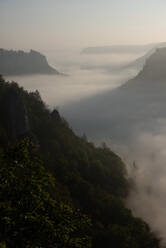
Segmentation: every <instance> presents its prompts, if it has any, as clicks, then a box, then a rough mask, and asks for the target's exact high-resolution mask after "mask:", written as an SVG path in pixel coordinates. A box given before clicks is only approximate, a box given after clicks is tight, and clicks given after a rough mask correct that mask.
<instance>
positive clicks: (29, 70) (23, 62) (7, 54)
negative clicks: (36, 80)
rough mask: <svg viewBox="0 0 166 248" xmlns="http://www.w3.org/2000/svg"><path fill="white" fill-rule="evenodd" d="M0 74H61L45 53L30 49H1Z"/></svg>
mask: <svg viewBox="0 0 166 248" xmlns="http://www.w3.org/2000/svg"><path fill="white" fill-rule="evenodd" d="M0 74H2V75H26V74H60V73H59V72H58V71H57V70H56V69H54V68H52V67H51V66H50V65H49V64H48V62H47V59H46V57H45V56H44V55H42V54H40V53H39V52H36V51H34V50H30V52H29V53H26V52H24V51H13V50H10V51H8V50H4V49H0Z"/></svg>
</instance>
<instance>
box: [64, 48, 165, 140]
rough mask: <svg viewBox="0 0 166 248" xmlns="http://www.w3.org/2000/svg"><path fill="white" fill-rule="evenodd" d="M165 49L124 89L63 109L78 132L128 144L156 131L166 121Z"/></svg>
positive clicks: (123, 86) (154, 56)
mask: <svg viewBox="0 0 166 248" xmlns="http://www.w3.org/2000/svg"><path fill="white" fill-rule="evenodd" d="M165 107H166V48H159V49H157V50H156V51H155V52H154V53H153V54H152V55H151V56H150V57H149V58H147V60H146V62H145V65H144V67H143V69H142V70H141V71H140V73H139V74H138V75H137V76H136V77H135V78H133V79H131V80H129V81H128V82H127V83H126V84H124V85H122V86H121V87H119V88H117V89H115V90H113V91H110V92H107V93H104V94H103V93H102V94H100V95H97V96H94V97H93V98H88V99H86V100H82V101H80V102H79V103H74V104H72V105H70V106H69V105H68V106H66V107H64V108H63V113H64V114H65V116H66V117H67V119H68V120H69V121H70V123H71V124H72V126H73V128H74V129H75V131H77V133H86V134H87V135H88V136H91V137H92V138H93V139H99V140H101V139H102V140H103V138H104V137H105V138H106V139H110V140H114V141H120V142H122V141H124V142H127V141H128V140H129V139H131V138H132V137H133V138H134V136H135V134H136V133H137V135H138V133H139V132H144V131H148V130H149V131H153V132H155V129H156V127H157V125H156V123H157V122H158V120H159V119H163V118H166V111H165Z"/></svg>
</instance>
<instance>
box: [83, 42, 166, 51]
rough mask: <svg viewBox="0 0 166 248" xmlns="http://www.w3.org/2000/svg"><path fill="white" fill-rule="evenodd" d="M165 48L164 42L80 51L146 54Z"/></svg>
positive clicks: (88, 48)
mask: <svg viewBox="0 0 166 248" xmlns="http://www.w3.org/2000/svg"><path fill="white" fill-rule="evenodd" d="M161 46H166V43H165V42H162V43H151V44H146V45H112V46H98V47H87V48H85V49H83V50H82V52H81V53H83V54H104V53H140V52H147V51H148V50H151V49H152V48H154V47H161Z"/></svg>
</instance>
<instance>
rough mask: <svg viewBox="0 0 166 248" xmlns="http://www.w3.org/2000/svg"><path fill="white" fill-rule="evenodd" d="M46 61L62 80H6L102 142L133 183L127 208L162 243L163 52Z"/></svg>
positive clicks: (165, 176)
mask: <svg viewBox="0 0 166 248" xmlns="http://www.w3.org/2000/svg"><path fill="white" fill-rule="evenodd" d="M144 57H146V60H145V59H144ZM149 57H150V58H149ZM48 61H49V62H50V63H51V65H52V66H53V67H55V68H57V69H58V71H60V72H63V73H64V75H31V76H9V77H7V79H8V80H10V81H11V80H13V81H16V82H18V83H19V85H20V86H23V87H24V88H25V89H27V90H28V91H33V90H36V89H37V90H39V92H40V93H41V96H42V98H43V99H44V101H45V102H46V104H47V105H48V106H49V108H51V109H53V108H54V107H56V108H58V109H59V110H60V113H61V114H62V115H63V116H64V118H65V119H67V121H69V124H70V126H71V127H72V128H73V130H74V131H75V132H76V133H77V134H78V135H81V136H82V135H86V136H87V137H88V140H91V141H93V142H95V143H96V144H97V145H99V144H102V143H103V142H105V143H106V144H107V145H108V146H109V147H110V148H111V149H113V150H114V151H115V152H117V153H118V154H119V155H120V156H121V157H122V158H123V160H124V161H125V162H126V164H128V173H129V176H130V177H131V178H133V180H134V184H135V186H134V188H133V190H131V193H130V195H129V197H128V201H127V205H128V206H129V207H130V208H132V209H133V211H134V214H135V215H136V216H140V217H142V218H144V219H145V220H146V221H147V222H148V223H149V224H150V226H151V227H152V228H153V230H154V231H155V232H157V233H159V236H160V237H161V238H162V239H164V240H165V237H166V233H165V226H166V222H165V221H164V220H163V216H164V215H165V213H166V212H165V193H166V190H165V180H166V171H165V156H166V151H165V145H166V135H165V132H166V128H165V126H166V113H165V103H166V100H165V99H166V94H165V92H166V91H165V89H166V85H165V81H166V75H165V62H166V54H165V49H164V48H163V49H161V50H156V49H155V48H154V49H153V51H151V50H150V51H146V52H144V53H134V54H128V53H127V52H126V53H125V54H124V53H120V54H119V53H118V54H115V53H113V54H97V55H96V54H95V55H94V54H90V55H89V54H81V53H79V51H74V52H71V51H70V52H67V51H66V52H55V53H54V52H50V53H48ZM137 61H139V63H138V64H137ZM140 61H142V62H140ZM133 64H134V65H135V66H134V67H133ZM141 68H143V69H141Z"/></svg>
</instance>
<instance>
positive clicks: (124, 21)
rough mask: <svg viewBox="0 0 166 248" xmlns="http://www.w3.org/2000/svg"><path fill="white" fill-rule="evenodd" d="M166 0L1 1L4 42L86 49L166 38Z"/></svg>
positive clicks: (22, 46) (41, 47) (0, 42)
mask: <svg viewBox="0 0 166 248" xmlns="http://www.w3.org/2000/svg"><path fill="white" fill-rule="evenodd" d="M165 10H166V1H165V0H146V1H145V0H139V1H138V0H28V1H27V0H0V37H1V38H0V47H2V48H6V49H27V50H28V49H30V48H33V49H39V50H50V51H51V50H56V49H62V50H63V49H72V48H78V49H82V48H84V47H89V46H104V45H115V44H144V43H151V42H164V41H166V15H165Z"/></svg>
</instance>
